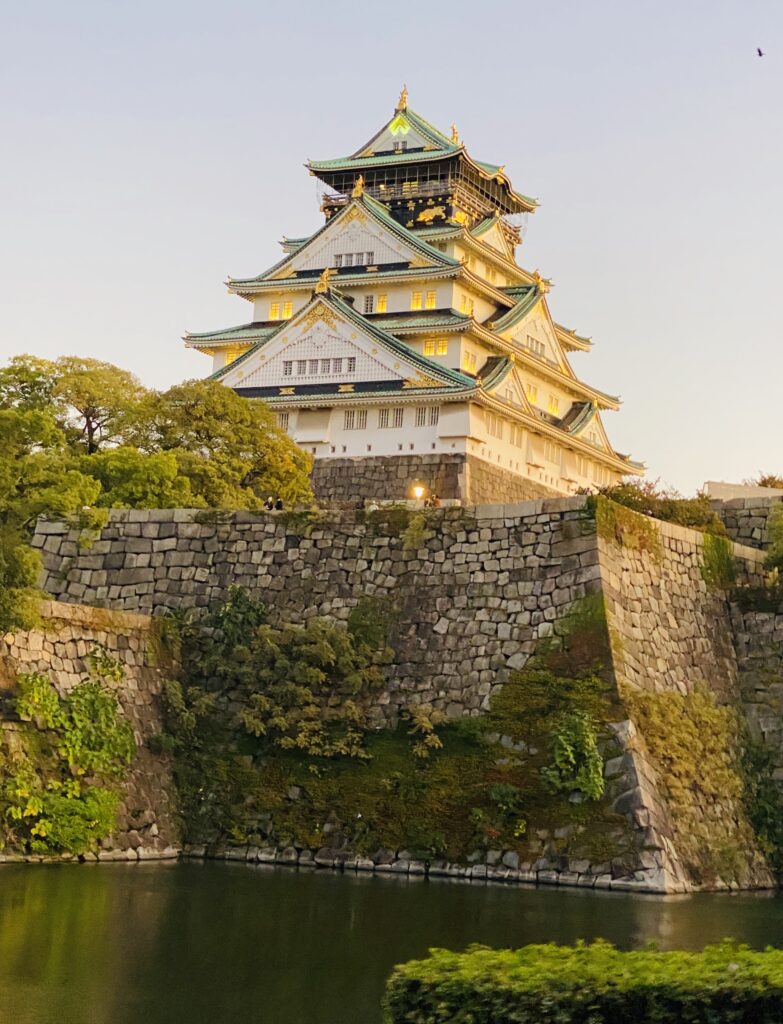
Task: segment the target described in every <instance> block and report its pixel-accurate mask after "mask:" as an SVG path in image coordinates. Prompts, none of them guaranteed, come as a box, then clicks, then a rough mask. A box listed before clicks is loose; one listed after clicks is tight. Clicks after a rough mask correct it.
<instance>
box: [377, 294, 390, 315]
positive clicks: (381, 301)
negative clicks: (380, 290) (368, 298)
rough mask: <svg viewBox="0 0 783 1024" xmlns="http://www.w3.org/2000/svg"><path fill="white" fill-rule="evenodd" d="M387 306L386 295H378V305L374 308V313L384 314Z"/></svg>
mask: <svg viewBox="0 0 783 1024" xmlns="http://www.w3.org/2000/svg"><path fill="white" fill-rule="evenodd" d="M387 305H388V296H386V295H379V296H378V304H377V305H376V307H375V309H376V312H378V313H385V312H386V308H387Z"/></svg>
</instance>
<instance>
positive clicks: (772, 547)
mask: <svg viewBox="0 0 783 1024" xmlns="http://www.w3.org/2000/svg"><path fill="white" fill-rule="evenodd" d="M767 544H768V546H769V547H768V551H767V560H766V563H765V564H766V567H767V568H768V569H777V570H778V571H780V570H781V569H783V502H781V503H780V504H779V505H775V506H774V507H773V509H772V511H771V512H770V514H769V516H768V517H767Z"/></svg>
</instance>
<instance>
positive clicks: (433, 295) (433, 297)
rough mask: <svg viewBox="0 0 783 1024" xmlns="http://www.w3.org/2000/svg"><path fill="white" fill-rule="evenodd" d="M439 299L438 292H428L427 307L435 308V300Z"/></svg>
mask: <svg viewBox="0 0 783 1024" xmlns="http://www.w3.org/2000/svg"><path fill="white" fill-rule="evenodd" d="M436 299H437V293H436V292H427V298H426V307H427V309H435V301H436Z"/></svg>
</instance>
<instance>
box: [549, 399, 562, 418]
mask: <svg viewBox="0 0 783 1024" xmlns="http://www.w3.org/2000/svg"><path fill="white" fill-rule="evenodd" d="M547 409H548V410H549V411H550V412H551V413H552V415H553V416H556V415H557V413H558V411H559V409H560V399H559V398H558V397H557V395H550V396H549V404H548V405H547Z"/></svg>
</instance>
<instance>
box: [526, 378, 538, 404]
mask: <svg viewBox="0 0 783 1024" xmlns="http://www.w3.org/2000/svg"><path fill="white" fill-rule="evenodd" d="M525 394H526V395H527V400H528V401H529V402H537V401H538V388H537V387H536V386H535V384H531V383H530V382H529V381H528V383H527V384H525Z"/></svg>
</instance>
